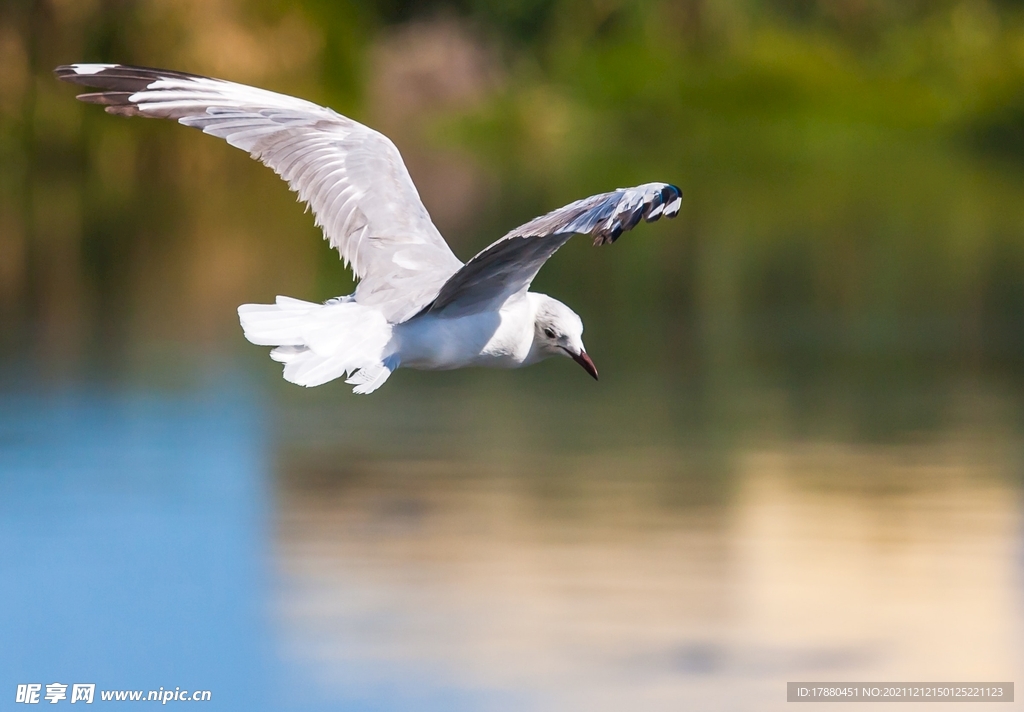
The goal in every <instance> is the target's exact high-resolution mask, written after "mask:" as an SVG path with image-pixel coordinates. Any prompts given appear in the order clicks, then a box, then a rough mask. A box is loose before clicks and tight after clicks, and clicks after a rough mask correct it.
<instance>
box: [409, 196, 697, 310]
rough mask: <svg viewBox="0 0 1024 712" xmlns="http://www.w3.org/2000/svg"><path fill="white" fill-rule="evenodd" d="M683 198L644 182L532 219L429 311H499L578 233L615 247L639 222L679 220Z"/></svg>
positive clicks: (445, 290)
mask: <svg viewBox="0 0 1024 712" xmlns="http://www.w3.org/2000/svg"><path fill="white" fill-rule="evenodd" d="M682 200H683V194H682V191H680V190H679V188H677V187H675V186H674V185H669V184H668V183H646V184H644V185H639V186H637V187H635V188H619V189H618V190H614V191H612V192H611V193H602V194H600V195H593V196H591V197H589V198H584V199H583V200H577V201H576V202H575V203H570V204H569V205H566V206H565V207H563V208H559V209H558V210H555V211H552V212H550V213H548V214H547V215H542V216H541V217H539V218H534V219H533V220H531V221H530V222H528V223H526V224H525V225H522V226H520V227H517V228H516V229H515V230H513V231H512V232H510V233H508V234H507V235H505V236H504V237H503V238H501V239H500V240H498V241H497V242H495V243H493V244H492V245H490V246H489V247H487V248H486V249H485V250H483V251H482V252H480V253H479V254H477V255H476V256H475V257H474V258H473V259H471V260H470V261H469V262H467V263H466V264H465V266H463V267H462V269H460V270H459V271H458V272H456V273H455V274H453V275H452V276H451V277H450V278H449V279H448V281H447V282H445V284H444V286H443V287H441V291H440V293H439V294H438V295H437V299H435V300H434V302H433V303H432V304H431V305H430V306H429V307H427V309H426V310H425V311H429V312H431V313H434V314H438V315H441V316H446V317H456V316H463V315H465V314H473V313H476V312H480V311H487V310H489V309H496V308H498V307H499V306H500V305H501V304H503V303H504V302H505V301H506V300H507V299H509V298H510V297H512V296H514V295H516V294H519V293H522V292H525V291H526V290H527V289H528V288H529V286H530V282H532V281H533V278H534V277H536V276H537V272H539V271H540V268H541V267H542V266H544V263H545V262H547V261H548V258H550V257H551V255H553V254H555V251H557V250H558V248H559V247H561V246H562V245H564V244H565V243H566V242H568V241H569V238H570V237H572V236H573V235H574V234H583V235H593V236H594V244H595V245H606V244H610V243H612V242H615V241H616V240H617V239H618V238H619V235H621V234H622V233H624V232H626V231H627V230H631V229H632V228H633V227H634V226H635V225H636V224H637V223H638V222H640V219H641V218H643V219H644V220H646V221H647V222H653V221H655V220H657V219H658V218H660V217H661V216H663V215H664V216H665V217H667V218H672V217H675V216H676V214H677V213H678V212H679V206H680V204H681V203H682Z"/></svg>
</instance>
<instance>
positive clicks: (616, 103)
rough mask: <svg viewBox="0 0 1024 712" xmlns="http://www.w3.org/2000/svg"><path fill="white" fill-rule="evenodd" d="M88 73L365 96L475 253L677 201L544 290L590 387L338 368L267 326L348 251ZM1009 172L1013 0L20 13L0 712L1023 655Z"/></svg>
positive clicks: (34, 6) (618, 704)
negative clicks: (77, 703)
mask: <svg viewBox="0 0 1024 712" xmlns="http://www.w3.org/2000/svg"><path fill="white" fill-rule="evenodd" d="M76 61H102V62H121V63H135V64H143V65H148V66H158V67H168V68H173V69H179V70H184V71H191V72H196V73H203V74H212V75H214V76H219V77H223V78H226V79H232V80H236V81H241V82H245V83H251V84H257V85H259V86H262V87H266V88H269V89H274V90H278V91H282V92H285V93H288V94H294V95H298V96H302V97H304V98H308V99H311V100H313V101H317V102H320V103H324V104H328V105H330V106H331V107H333V108H335V109H336V110H338V111H340V112H342V113H345V114H347V115H349V116H351V117H353V118H355V119H357V120H360V121H363V122H365V123H368V124H369V125H371V126H373V127H375V128H377V129H379V130H381V131H383V132H385V133H387V134H388V135H389V136H391V137H392V138H393V139H394V141H395V142H396V143H397V145H398V146H399V148H400V150H401V151H402V153H403V155H404V157H405V159H406V161H407V163H408V165H409V169H410V172H411V173H412V175H413V178H414V180H415V181H416V183H417V185H418V187H419V190H420V192H421V195H422V197H423V200H424V202H425V203H426V205H427V208H428V209H429V211H430V213H431V215H432V216H433V218H434V220H435V222H436V223H437V225H438V227H439V228H440V230H441V232H442V233H443V234H444V235H445V236H446V237H447V239H448V240H449V241H450V242H451V244H452V246H453V249H454V250H455V252H456V254H458V255H459V256H460V257H462V258H463V259H466V258H468V257H469V256H471V255H472V254H474V253H475V252H476V251H477V250H479V249H481V248H482V247H484V246H486V245H487V244H489V243H490V242H491V241H492V240H494V239H496V238H497V237H499V236H500V235H502V234H503V233H504V232H505V231H507V230H509V229H511V228H512V227H514V226H516V225H519V224H520V223H522V222H525V221H526V220H528V219H529V218H531V217H533V216H535V215H538V214H541V213H544V212H547V211H548V210H550V209H553V208H555V207H558V206H561V205H563V204H565V203H568V202H570V201H572V200H575V199H577V198H579V197H583V196H586V195H589V194H592V193H597V192H602V191H605V190H609V189H612V188H615V187H618V186H628V185H634V184H637V183H643V182H648V181H654V180H659V181H669V182H672V183H675V184H677V185H679V186H680V187H681V188H682V189H683V192H684V194H685V201H684V206H683V210H682V212H681V213H680V215H679V217H678V218H677V219H676V220H674V221H671V222H668V221H662V222H659V223H657V224H655V225H651V226H644V227H643V228H642V229H640V230H637V231H636V232H634V233H631V234H629V235H628V236H626V237H625V238H624V239H623V240H621V241H620V242H619V243H617V244H616V245H615V246H613V247H610V248H603V249H600V250H595V249H592V248H590V247H589V245H588V244H587V243H588V241H587V240H585V239H580V240H578V241H573V242H571V243H570V244H569V245H567V246H566V247H565V248H563V250H562V251H561V252H559V253H558V255H557V256H556V257H555V258H554V259H552V261H551V262H550V263H549V264H548V265H547V266H546V267H545V269H544V271H543V272H542V273H541V274H540V276H539V278H538V279H537V281H536V282H535V285H534V286H535V289H536V290H537V291H542V292H547V293H550V294H552V295H553V296H555V297H557V298H559V299H561V300H563V301H565V302H566V303H568V304H569V305H571V306H572V307H573V308H574V309H575V310H576V311H577V312H578V313H579V314H580V315H581V316H582V317H583V320H584V323H585V324H586V326H587V332H586V342H587V346H588V352H590V353H591V354H592V355H593V357H594V359H595V361H596V362H597V364H598V366H599V368H600V369H601V382H600V383H599V384H595V383H593V382H592V381H591V380H590V379H589V378H588V377H587V376H586V374H584V373H583V372H582V371H581V370H580V369H579V368H578V367H576V366H575V365H574V364H571V363H569V362H567V361H564V360H557V359H553V360H551V361H549V362H545V363H544V364H540V365H538V366H534V367H532V368H530V369H526V370H523V371H519V372H510V373H505V372H497V371H495V372H488V371H461V372H452V373H435V374H429V373H428V374H423V373H416V372H411V371H406V370H400V371H399V372H397V373H396V374H395V375H394V376H393V377H392V378H391V379H390V381H389V382H388V383H387V385H386V386H385V387H384V388H383V389H382V390H381V391H379V392H377V393H376V394H374V395H373V396H370V397H366V398H363V397H357V396H353V395H352V394H351V392H350V390H349V387H347V386H344V385H342V384H340V383H337V382H336V383H332V384H329V385H326V386H323V387H320V388H317V389H315V390H308V391H307V390H304V389H300V388H298V387H295V386H291V385H290V384H287V383H285V382H283V381H282V380H281V378H280V366H279V365H278V364H274V363H273V362H271V361H270V360H269V359H268V358H267V354H266V349H263V348H258V347H255V346H252V345H250V344H248V343H246V342H245V341H244V339H243V337H242V334H241V330H240V328H239V326H238V322H237V317H236V314H235V308H236V307H237V305H239V304H241V303H245V302H265V301H267V300H271V299H273V297H274V295H276V294H286V295H290V296H293V297H298V298H302V299H311V300H322V299H326V298H328V297H331V296H335V295H340V294H347V293H349V292H350V291H351V289H352V286H353V285H352V281H351V278H350V275H349V274H348V273H347V271H346V270H345V269H344V268H343V267H342V265H341V263H340V262H339V260H338V258H337V254H336V253H335V252H332V251H331V250H330V249H329V248H328V247H327V245H326V244H325V243H324V242H323V240H322V239H321V237H320V235H319V233H318V231H317V230H316V229H315V228H314V226H313V221H312V219H311V217H310V216H309V215H306V214H303V209H302V206H300V205H298V204H296V202H295V198H294V195H293V194H292V193H290V192H289V191H288V190H287V189H286V187H285V185H284V184H283V183H281V182H280V180H279V179H278V178H277V177H276V176H274V175H273V174H272V173H271V172H270V171H269V170H267V169H266V168H263V167H261V166H259V165H258V164H256V163H255V162H253V161H252V160H251V159H249V158H248V156H246V155H245V154H244V153H242V152H240V151H237V150H235V149H232V148H230V147H228V146H227V145H226V144H223V143H222V142H220V141H219V140H217V139H214V138H211V137H206V136H203V135H202V134H200V133H199V132H196V131H190V130H186V129H184V128H182V127H179V126H175V125H173V124H171V123H169V122H155V121H144V120H140V119H132V120H126V119H122V118H118V117H112V116H108V115H106V114H104V113H103V112H102V111H100V110H99V109H98V108H97V107H91V106H84V105H81V104H79V103H78V102H76V101H75V100H74V98H73V97H74V94H75V89H74V88H73V87H70V86H67V85H63V84H60V83H58V82H57V81H56V80H54V79H53V77H52V74H51V71H52V69H53V68H54V67H55V66H57V65H58V64H64V63H70V62H76ZM1022 195H1024V4H1022V3H1021V2H1019V1H1017V0H962V1H958V2H950V1H948V0H929V1H927V2H924V1H917V0H908V1H906V2H900V3H894V2H885V1H884V0H716V1H715V2H711V1H710V0H664V1H658V0H522V1H521V2H515V1H514V0H500V1H496V2H495V1H491V2H485V1H483V0H447V1H445V0H436V1H433V2H406V1H403V0H386V1H384V2H373V3H371V2H356V1H354V0H300V1H298V2H283V1H282V0H6V1H5V2H4V3H3V4H0V671H2V672H0V700H7V702H4V703H3V705H7V704H8V703H10V701H11V700H13V695H14V688H15V685H16V684H21V683H32V682H36V683H43V684H46V683H50V682H63V683H65V684H71V683H79V682H85V683H88V682H93V683H95V684H96V685H97V687H98V688H99V689H121V688H123V689H144V688H145V689H156V688H157V687H160V686H162V687H164V688H174V687H182V688H185V689H209V690H211V691H212V697H213V702H212V703H208V704H207V707H209V708H210V709H249V710H291V709H296V710H298V709H302V710H320V709H323V710H334V709H351V710H364V709H365V710H407V709H417V710H429V709H437V710H461V709H465V710H524V709H530V710H567V709H590V710H624V709H644V710H678V709H683V708H687V707H690V708H696V709H704V710H719V709H721V710H726V709H728V710H767V709H782V708H784V707H785V705H786V703H785V682H786V681H787V680H822V681H824V680H846V681H857V680H889V681H914V680H918V681H925V680H932V681H936V680H947V681H955V680H963V681H966V680H978V681H981V680H988V681H996V680H1000V681H1003V680H1014V679H1015V678H1016V679H1017V680H1018V681H1024V677H1022V676H1021V675H1019V673H1020V672H1021V670H1022V669H1024V665H1022V652H1024V645H1022V641H1024V626H1022V623H1024V617H1022V606H1024V595H1022V594H1024V581H1022V571H1024V567H1022V564H1024V556H1022V546H1021V542H1022V526H1021V524H1022V521H1021V513H1022V505H1021V483H1022V474H1024V408H1022V406H1024V388H1022V387H1024V328H1022V324H1024V199H1022ZM69 689H70V688H69ZM3 705H0V706H3ZM4 709H6V707H4ZM879 709H880V712H881V710H883V709H884V706H883V707H881V708H879Z"/></svg>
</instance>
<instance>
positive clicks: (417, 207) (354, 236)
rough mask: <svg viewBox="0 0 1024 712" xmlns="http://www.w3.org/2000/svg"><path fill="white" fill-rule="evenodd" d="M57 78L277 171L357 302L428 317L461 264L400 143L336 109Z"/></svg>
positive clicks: (137, 73)
mask: <svg viewBox="0 0 1024 712" xmlns="http://www.w3.org/2000/svg"><path fill="white" fill-rule="evenodd" d="M55 74H56V75H57V77H58V78H59V79H63V80H64V81H68V82H72V83H74V84H81V85H84V86H87V87H95V88H97V89H102V90H103V91H100V92H97V93H91V94H82V95H80V96H79V97H78V98H79V99H81V100H82V101H86V102H89V103H92V104H101V105H104V106H105V107H106V110H107V111H108V112H109V113H111V114H120V115H122V116H149V117H157V118H166V119H177V121H178V122H179V123H181V124H184V125H186V126H194V127H196V128H199V129H202V131H203V132H204V133H208V134H211V135H213V136H219V137H220V138H223V139H225V140H226V141H227V142H228V143H229V144H231V145H232V146H235V147H237V148H241V149H243V150H245V151H248V152H249V154H250V155H251V156H252V157H253V158H256V159H258V160H260V161H262V162H263V163H264V164H266V165H267V166H269V167H270V168H272V169H273V170H274V171H275V172H276V173H277V174H278V175H279V176H281V177H282V178H284V180H285V181H287V182H288V185H289V187H291V189H292V190H294V191H295V192H297V193H298V194H299V198H300V199H301V200H303V201H305V202H306V203H308V204H309V206H310V207H311V208H312V210H313V213H314V215H315V217H316V222H317V225H318V226H319V227H321V228H322V229H323V232H324V236H325V237H326V238H327V240H328V241H329V242H330V244H331V246H332V247H335V248H337V250H338V252H340V253H341V257H342V259H343V260H344V261H345V262H346V263H347V264H349V265H351V267H352V271H353V272H354V273H355V275H356V277H357V278H358V279H360V280H361V281H360V283H359V286H358V287H357V289H356V293H355V298H356V301H358V302H360V303H362V304H367V305H372V306H374V307H377V308H378V309H380V310H381V311H382V312H383V313H384V314H385V316H386V317H387V318H388V320H389V321H391V322H400V321H404V320H405V319H408V318H409V317H411V316H412V315H414V314H416V312H418V311H420V310H421V309H422V308H423V306H424V305H426V304H428V303H429V302H430V300H431V299H432V298H433V297H434V296H435V295H436V294H437V291H438V289H440V287H441V285H443V284H444V282H445V281H446V280H447V279H448V277H450V276H451V275H452V274H453V273H455V272H456V271H457V270H458V269H459V268H460V267H462V262H460V261H459V259H458V258H457V257H456V256H455V255H454V254H453V253H452V251H451V249H450V248H449V247H448V244H447V243H446V242H445V241H444V238H442V237H441V234H440V233H439V232H438V231H437V228H436V227H434V224H433V223H432V222H431V221H430V216H429V215H428V214H427V210H426V208H424V207H423V203H422V202H421V201H420V197H419V194H418V193H417V192H416V187H415V186H414V185H413V182H412V179H411V178H410V177H409V172H408V170H406V167H405V164H404V163H403V162H402V157H401V155H399V153H398V149H397V148H395V145H394V144H393V143H392V142H391V141H390V140H389V139H388V138H387V137H385V136H384V135H382V134H380V133H378V132H376V131H374V130H372V129H370V128H367V127H366V126H363V125H362V124H360V123H357V122H355V121H352V120H351V119H348V118H346V117H344V116H341V115H340V114H338V113H336V112H334V111H332V110H331V109H327V108H325V107H322V106H318V105H316V104H313V103H311V102H308V101H304V100H302V99H296V98H294V97H290V96H285V95H283V94H276V93H274V92H270V91H266V90H263V89H256V88H254V87H249V86H245V85H242V84H234V83H232V82H226V81H222V80H219V79H211V78H208V77H201V76H197V75H193V74H185V73H182V72H172V71H166V70H162V69H147V68H143V67H130V66H125V65H119V64H72V65H69V66H63V67H58V68H57V69H56V70H55Z"/></svg>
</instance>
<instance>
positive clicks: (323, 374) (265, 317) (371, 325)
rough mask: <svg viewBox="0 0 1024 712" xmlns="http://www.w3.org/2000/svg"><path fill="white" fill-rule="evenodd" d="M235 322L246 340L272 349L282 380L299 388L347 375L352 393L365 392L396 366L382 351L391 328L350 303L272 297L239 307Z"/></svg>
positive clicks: (373, 312) (378, 315) (369, 311)
mask: <svg viewBox="0 0 1024 712" xmlns="http://www.w3.org/2000/svg"><path fill="white" fill-rule="evenodd" d="M238 318H239V321H241V322H242V330H243V331H244V332H245V338H247V339H248V340H249V341H251V342H252V343H254V344H258V345H260V346H276V347H277V348H276V349H274V350H273V351H271V352H270V358H272V359H274V360H275V361H278V362H280V363H283V364H284V378H285V380H286V381H290V382H292V383H295V384H298V385H300V386H306V387H312V386H319V385H321V384H323V383H327V382H328V381H333V380H334V379H335V378H341V377H342V376H347V377H348V378H347V380H346V381H345V382H346V383H349V384H351V385H354V386H355V388H354V389H353V391H354V392H355V393H371V392H372V391H375V390H376V389H377V388H379V387H380V386H381V385H383V384H384V381H386V380H387V379H388V376H390V375H391V372H392V371H394V370H395V369H396V368H398V359H397V357H396V356H394V355H391V354H388V353H387V351H386V349H387V345H388V342H389V341H390V340H391V325H390V324H388V322H387V319H385V318H384V315H383V314H381V313H380V312H379V311H377V310H376V309H371V308H369V307H366V306H363V305H361V304H357V303H356V302H354V301H340V300H339V301H331V302H328V303H327V304H314V303H312V302H304V301H302V300H299V299H292V298H291V297H278V298H277V301H276V302H275V303H274V304H243V305H242V306H240V307H238Z"/></svg>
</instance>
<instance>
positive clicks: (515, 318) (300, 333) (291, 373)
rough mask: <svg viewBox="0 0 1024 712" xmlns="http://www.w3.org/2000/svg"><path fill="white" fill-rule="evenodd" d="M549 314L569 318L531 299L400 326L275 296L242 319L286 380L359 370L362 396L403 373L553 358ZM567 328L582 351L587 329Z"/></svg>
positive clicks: (553, 304)
mask: <svg viewBox="0 0 1024 712" xmlns="http://www.w3.org/2000/svg"><path fill="white" fill-rule="evenodd" d="M545 309H547V310H548V311H568V307H566V306H565V305H563V304H561V302H557V301H556V300H554V299H551V297H548V296H546V295H543V294H536V293H533V292H527V293H526V294H525V295H518V296H516V297H512V298H510V299H508V300H507V301H506V302H505V303H503V304H502V305H500V307H499V308H497V309H495V310H492V311H483V312H476V313H473V314H469V315H466V316H460V317H443V316H436V315H433V314H429V313H426V314H422V315H419V316H416V317H413V318H412V319H410V320H408V321H405V322H402V323H400V324H389V323H388V321H387V320H386V319H385V318H384V317H383V315H382V314H380V312H378V311H377V310H376V309H374V308H373V307H367V306H363V305H361V304H359V303H358V302H356V301H355V300H353V299H352V298H351V297H343V298H340V299H333V300H331V301H329V302H327V303H326V304H314V303H312V302H304V301H301V300H298V299H292V298H290V297H278V298H277V301H276V302H275V303H274V304H244V305H242V306H241V307H239V309H238V314H239V318H240V320H241V323H242V328H243V330H244V331H245V336H246V338H247V339H249V341H251V342H253V343H255V344H261V345H264V346H277V347H278V348H276V349H274V351H273V352H272V354H271V355H272V357H273V358H274V359H275V360H277V361H280V362H282V363H284V364H285V373H284V376H285V378H286V379H287V380H289V381H291V382H292V383H296V384H298V385H302V386H317V385H320V384H322V383H326V382H327V381H330V380H333V379H335V378H338V377H340V376H342V375H345V374H347V373H351V372H353V371H355V372H357V373H356V376H357V377H356V378H355V379H350V380H349V382H350V383H352V384H354V385H355V386H356V391H357V392H359V393H369V392H370V391H371V390H374V389H376V388H378V387H380V385H381V384H383V382H384V380H386V379H387V376H388V375H390V373H391V372H392V371H394V370H395V369H396V368H398V367H399V366H404V367H406V368H415V369H420V370H425V371H446V370H451V369H456V368H466V367H470V366H482V367H489V368H519V367H520V366H528V365H530V364H531V363H535V362H536V361H539V360H541V359H543V358H545V357H547V356H549V355H551V354H552V353H556V351H552V350H550V349H548V348H546V344H545V343H544V340H543V339H538V331H537V328H536V324H537V318H538V313H539V312H541V311H544V310H545ZM568 321H569V322H570V328H569V329H568V330H567V331H569V332H570V334H569V335H566V337H565V339H566V343H567V344H571V347H572V348H573V349H574V351H575V352H581V351H583V341H582V333H583V324H582V322H579V318H578V317H577V318H576V320H575V322H576V323H577V324H578V328H576V329H573V328H572V322H573V320H572V319H571V317H570V318H569V319H568ZM567 353H569V352H567ZM378 364H380V365H382V366H383V368H380V367H378ZM359 374H362V377H359Z"/></svg>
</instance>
